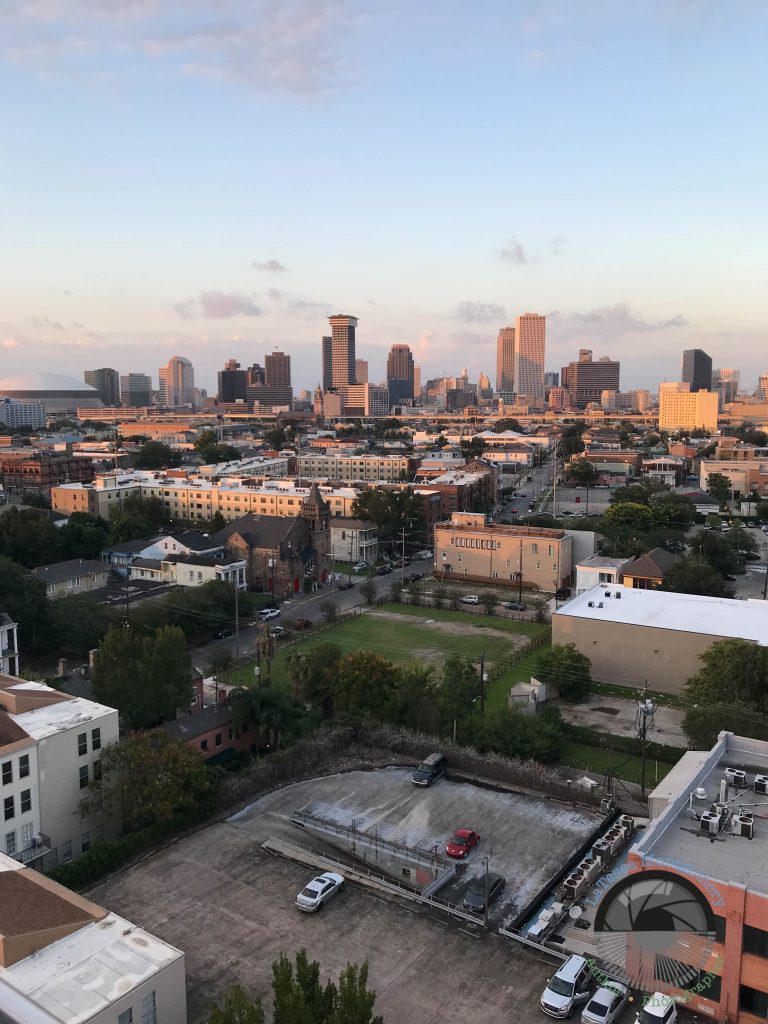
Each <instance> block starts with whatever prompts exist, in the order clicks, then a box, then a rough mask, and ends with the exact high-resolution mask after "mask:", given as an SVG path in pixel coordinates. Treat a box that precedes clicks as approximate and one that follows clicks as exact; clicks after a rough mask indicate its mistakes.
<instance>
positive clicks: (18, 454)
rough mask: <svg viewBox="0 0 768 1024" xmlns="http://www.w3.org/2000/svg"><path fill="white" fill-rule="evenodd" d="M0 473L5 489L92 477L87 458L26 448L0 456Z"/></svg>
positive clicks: (41, 488) (41, 486)
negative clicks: (31, 450)
mask: <svg viewBox="0 0 768 1024" xmlns="http://www.w3.org/2000/svg"><path fill="white" fill-rule="evenodd" d="M0 476H1V477H2V478H3V484H4V486H5V489H6V490H7V491H8V490H20V491H47V490H48V489H49V488H52V487H55V486H56V484H61V483H64V482H65V481H72V480H80V481H90V480H93V476H94V473H93V463H92V462H91V460H90V459H83V458H80V457H79V456H73V455H66V454H59V453H56V454H49V453H47V452H30V449H28V448H27V449H24V450H23V451H21V450H17V451H9V452H4V453H3V454H2V455H1V456H0Z"/></svg>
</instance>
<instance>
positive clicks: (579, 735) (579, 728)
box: [560, 719, 686, 764]
mask: <svg viewBox="0 0 768 1024" xmlns="http://www.w3.org/2000/svg"><path fill="white" fill-rule="evenodd" d="M560 726H561V730H562V734H563V736H565V737H567V738H568V739H570V740H575V741H576V742H578V743H584V744H585V745H586V746H589V747H603V748H604V749H607V750H619V751H622V752H623V753H625V754H635V755H637V756H638V757H639V756H640V755H641V754H642V746H641V743H640V740H639V739H637V738H636V737H635V736H616V735H615V734H614V733H608V732H601V731H600V730H599V729H593V728H592V727H591V726H588V725H576V724H575V722H567V721H566V720H565V719H561V722H560ZM645 750H646V756H647V757H650V758H651V759H652V760H654V761H664V762H665V763H666V764H675V763H676V762H677V761H679V760H680V758H681V757H682V756H683V754H684V753H685V751H686V748H685V747H674V746H671V745H670V744H668V743H656V742H655V741H653V740H650V741H648V742H646V746H645Z"/></svg>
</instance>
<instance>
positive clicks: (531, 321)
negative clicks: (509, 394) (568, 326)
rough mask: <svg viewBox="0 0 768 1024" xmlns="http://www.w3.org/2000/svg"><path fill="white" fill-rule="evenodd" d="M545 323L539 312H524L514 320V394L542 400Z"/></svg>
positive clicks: (545, 320)
mask: <svg viewBox="0 0 768 1024" xmlns="http://www.w3.org/2000/svg"><path fill="white" fill-rule="evenodd" d="M546 324H547V318H546V317H545V316H541V315H540V314H539V313H524V314H523V315H522V316H519V317H518V318H517V320H516V321H515V366H514V371H513V374H514V387H515V394H516V395H527V396H528V398H531V399H534V400H538V401H542V402H543V401H544V348H545V342H546Z"/></svg>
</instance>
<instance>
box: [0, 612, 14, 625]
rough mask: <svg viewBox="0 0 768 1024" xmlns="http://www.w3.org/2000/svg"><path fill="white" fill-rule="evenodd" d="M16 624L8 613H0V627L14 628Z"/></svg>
mask: <svg viewBox="0 0 768 1024" xmlns="http://www.w3.org/2000/svg"><path fill="white" fill-rule="evenodd" d="M15 625H16V623H15V622H14V621H13V619H12V618H11V616H10V615H9V614H8V612H0V626H15Z"/></svg>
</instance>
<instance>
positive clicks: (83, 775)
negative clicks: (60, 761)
mask: <svg viewBox="0 0 768 1024" xmlns="http://www.w3.org/2000/svg"><path fill="white" fill-rule="evenodd" d="M78 773H79V776H80V789H85V788H86V787H87V786H88V783H89V782H90V781H91V780H90V774H89V768H88V765H87V764H81V765H80V768H79V769H78ZM100 780H101V758H99V760H98V761H94V762H93V781H94V782H99V781H100Z"/></svg>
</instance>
